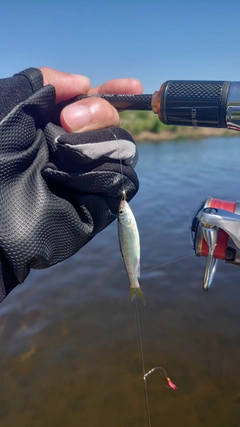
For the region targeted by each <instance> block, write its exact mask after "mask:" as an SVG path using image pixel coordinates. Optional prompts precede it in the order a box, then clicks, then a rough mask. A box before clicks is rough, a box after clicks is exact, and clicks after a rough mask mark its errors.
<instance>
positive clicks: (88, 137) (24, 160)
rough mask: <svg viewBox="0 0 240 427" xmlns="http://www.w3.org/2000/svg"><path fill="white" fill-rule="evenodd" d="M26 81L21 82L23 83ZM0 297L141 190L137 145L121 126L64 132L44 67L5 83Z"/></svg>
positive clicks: (88, 235)
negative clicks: (123, 193)
mask: <svg viewBox="0 0 240 427" xmlns="http://www.w3.org/2000/svg"><path fill="white" fill-rule="evenodd" d="M20 81H21V84H20ZM2 94H3V95H4V99H3V98H1V101H0V109H1V110H0V120H1V121H0V189H1V193H0V194H1V203H0V230H1V231H0V301H1V300H3V299H4V298H5V296H6V295H7V294H8V293H9V292H10V291H11V290H12V289H13V288H14V287H15V286H16V285H17V284H18V283H21V282H23V281H24V279H25V278H26V276H27V275H28V273H29V270H30V269H31V268H34V269H41V268H47V267H49V266H51V265H53V264H56V263H58V262H60V261H63V260H64V259H66V258H68V257H70V256H71V255H73V254H74V253H75V252H77V251H78V250H79V249H80V248H81V247H82V246H83V245H85V244H86V243H87V242H88V241H89V240H91V239H92V238H93V237H94V236H95V235H96V234H97V233H99V232H100V231H101V230H103V229H104V228H105V227H106V226H107V225H109V224H110V223H111V222H112V221H113V220H114V219H115V218H116V215H117V210H118V205H119V200H120V198H121V191H122V189H123V187H124V189H125V190H126V193H127V198H128V200H130V199H131V198H132V197H133V196H134V194H135V193H136V192H137V190H138V180H137V176H136V174H135V172H134V170H133V166H134V165H135V162H136V146H135V143H134V141H133V139H132V137H131V136H130V135H129V134H128V133H127V132H126V131H125V130H123V129H121V128H116V127H114V128H108V129H104V130H96V131H90V132H85V133H78V134H76V133H75V134H70V133H66V132H65V131H64V130H63V129H62V128H61V127H60V126H57V125H55V124H53V123H52V122H51V119H50V117H51V116H52V113H53V112H54V108H55V89H54V87H53V86H51V85H49V86H45V87H43V86H42V74H41V72H40V71H39V70H36V69H29V70H26V71H24V72H23V73H20V74H19V75H17V76H14V77H13V78H12V79H5V80H1V81H0V96H2Z"/></svg>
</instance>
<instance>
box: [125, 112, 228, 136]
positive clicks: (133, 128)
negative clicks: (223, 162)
mask: <svg viewBox="0 0 240 427" xmlns="http://www.w3.org/2000/svg"><path fill="white" fill-rule="evenodd" d="M120 126H121V127H122V128H124V129H126V130H127V131H128V132H129V133H130V134H131V135H132V136H133V137H134V138H135V140H137V141H146V140H148V141H158V142H160V141H172V140H175V141H176V140H182V139H205V138H209V137H218V136H236V132H233V131H231V130H228V129H219V128H205V127H194V126H173V125H170V126H167V125H164V124H163V123H162V122H160V120H159V118H158V115H157V114H154V113H153V112H152V111H123V112H121V113H120Z"/></svg>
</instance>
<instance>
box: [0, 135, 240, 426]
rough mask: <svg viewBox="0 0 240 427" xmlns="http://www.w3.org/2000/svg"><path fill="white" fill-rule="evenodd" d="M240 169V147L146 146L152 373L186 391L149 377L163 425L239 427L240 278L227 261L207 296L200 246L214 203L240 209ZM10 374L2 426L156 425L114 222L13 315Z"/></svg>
mask: <svg viewBox="0 0 240 427" xmlns="http://www.w3.org/2000/svg"><path fill="white" fill-rule="evenodd" d="M239 163H240V139H239V137H235V136H234V137H232V138H228V139H224V138H216V139H206V140H203V141H180V142H167V143H161V144H157V143H147V144H144V143H142V144H140V145H139V163H138V166H137V172H138V176H139V180H140V190H139V192H138V194H137V195H136V197H135V198H134V199H133V200H132V202H131V207H132V209H133V211H134V214H135V217H136V219H137V222H138V227H139V232H140V238H141V269H142V271H143V272H142V275H141V286H142V289H143V292H144V295H145V300H146V306H145V307H143V306H142V305H141V303H139V304H138V307H139V319H140V325H141V333H142V344H143V353H144V363H145V369H146V371H148V370H150V369H151V368H153V367H155V366H164V367H165V369H166V370H167V373H168V375H169V376H170V377H171V379H172V381H173V382H174V383H176V384H177V386H178V390H177V391H173V390H171V389H168V388H167V387H166V381H165V379H164V375H163V373H162V372H161V371H156V372H155V373H154V374H152V375H151V376H149V377H148V379H147V388H148V397H149V408H150V415H151V422H152V427H157V426H164V427H165V426H170V427H172V426H178V427H188V426H189V427H190V426H191V427H202V426H206V427H226V426H227V427H235V426H236V427H238V426H239V425H240V369H239V359H240V322H239V320H240V299H239V297H240V268H238V267H234V266H231V265H226V264H225V263H223V262H222V263H221V262H219V266H218V271H217V273H216V277H215V279H214V283H213V285H212V287H211V288H210V290H209V292H207V293H206V292H203V290H202V278H203V270H204V265H205V261H206V260H205V259H204V258H199V257H195V256H194V253H193V251H192V249H191V246H190V243H189V225H190V221H191V218H192V214H193V213H194V211H195V210H196V208H197V207H198V204H199V203H200V202H201V201H202V200H204V199H205V198H206V197H207V196H212V197H215V198H222V199H227V200H237V199H239V198H240V194H239V193H240V190H239V182H240V165H239ZM154 267H156V268H154ZM149 269H150V270H149ZM144 270H149V271H145V272H144ZM0 372H1V381H0V426H4V427H13V426H16V427H30V426H31V427H32V426H34V427H42V426H44V425H45V426H47V427H48V426H49V427H61V426H66V427H79V426H81V427H88V426H89V427H110V426H111V427H112V426H114V427H123V426H129V427H130V426H131V427H134V426H136V427H141V426H145V425H147V424H145V402H144V386H143V378H142V365H141V359H140V354H139V347H138V340H137V331H136V321H135V312H134V304H131V303H130V300H129V285H128V280H127V276H126V273H125V272H124V268H123V264H122V260H121V258H120V254H119V248H118V241H117V224H116V222H115V223H114V224H112V225H111V226H110V227H108V228H107V229H106V230H105V231H104V232H102V233H101V234H100V235H98V236H97V237H96V238H95V239H94V240H93V241H92V242H90V244H89V245H87V246H86V247H85V248H83V249H82V250H81V251H80V252H79V253H78V254H76V255H75V256H73V257H72V258H70V259H69V260H67V261H65V262H63V263H62V264H59V265H57V266H54V267H52V268H50V269H48V270H44V271H33V272H32V273H31V274H30V276H29V277H28V279H27V280H26V282H25V283H24V284H23V285H21V286H19V287H18V288H17V289H15V290H14V291H13V292H12V294H11V295H9V296H8V297H7V299H6V300H5V301H4V302H3V303H2V304H1V306H0Z"/></svg>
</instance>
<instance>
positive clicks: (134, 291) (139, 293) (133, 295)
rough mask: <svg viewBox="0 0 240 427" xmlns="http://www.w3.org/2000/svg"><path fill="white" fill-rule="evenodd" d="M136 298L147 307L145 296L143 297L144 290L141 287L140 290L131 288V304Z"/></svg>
mask: <svg viewBox="0 0 240 427" xmlns="http://www.w3.org/2000/svg"><path fill="white" fill-rule="evenodd" d="M136 297H138V298H139V299H140V300H141V301H142V303H143V305H145V299H144V295H143V292H142V289H141V288H140V286H139V287H138V288H130V299H131V302H132V301H133V300H134V299H135V298H136Z"/></svg>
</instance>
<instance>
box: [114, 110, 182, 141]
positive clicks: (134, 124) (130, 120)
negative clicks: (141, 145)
mask: <svg viewBox="0 0 240 427" xmlns="http://www.w3.org/2000/svg"><path fill="white" fill-rule="evenodd" d="M120 124H121V127H123V128H124V129H126V130H127V131H128V132H129V133H131V134H133V135H139V134H140V133H141V132H146V131H147V132H152V133H159V132H162V131H163V130H167V131H169V132H176V131H177V126H166V125H164V124H163V123H162V122H160V120H159V118H158V115H157V114H154V113H153V112H152V111H123V112H121V113H120Z"/></svg>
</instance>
